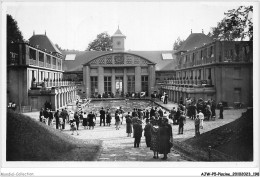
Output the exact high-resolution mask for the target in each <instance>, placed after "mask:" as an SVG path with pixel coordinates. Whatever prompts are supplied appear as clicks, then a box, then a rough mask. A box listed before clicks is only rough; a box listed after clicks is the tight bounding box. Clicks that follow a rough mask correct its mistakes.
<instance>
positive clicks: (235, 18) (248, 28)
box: [208, 6, 253, 41]
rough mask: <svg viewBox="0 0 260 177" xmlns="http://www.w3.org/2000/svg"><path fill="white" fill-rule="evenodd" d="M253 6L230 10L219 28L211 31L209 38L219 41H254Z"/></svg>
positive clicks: (218, 25) (219, 24)
mask: <svg viewBox="0 0 260 177" xmlns="http://www.w3.org/2000/svg"><path fill="white" fill-rule="evenodd" d="M252 13H253V6H239V7H238V8H237V9H232V10H228V12H227V13H224V14H225V15H226V17H224V18H223V19H222V20H221V21H220V22H219V23H218V24H217V27H214V28H212V29H211V32H210V33H209V34H208V36H210V37H213V38H215V39H217V40H227V41H234V40H241V41H243V40H244V39H245V38H249V40H251V41H252V40H253V22H252Z"/></svg>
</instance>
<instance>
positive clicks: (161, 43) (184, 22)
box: [3, 1, 249, 51]
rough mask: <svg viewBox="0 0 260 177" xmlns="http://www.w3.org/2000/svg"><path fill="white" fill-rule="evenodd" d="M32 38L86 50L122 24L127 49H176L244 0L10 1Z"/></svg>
mask: <svg viewBox="0 0 260 177" xmlns="http://www.w3.org/2000/svg"><path fill="white" fill-rule="evenodd" d="M3 5H4V10H5V11H6V13H7V14H10V15H12V16H13V18H14V19H15V20H16V21H17V23H18V26H19V28H20V30H21V31H22V34H23V36H24V38H25V39H26V40H28V39H29V38H30V37H31V36H32V35H33V31H35V34H44V33H45V31H46V34H47V36H48V37H49V38H50V39H51V41H52V42H53V43H54V44H58V45H59V46H60V47H61V48H62V49H74V50H85V49H86V48H87V46H88V44H89V43H90V42H91V41H93V40H94V39H95V38H96V36H97V34H100V33H102V32H107V33H108V34H109V35H113V34H114V33H115V31H116V30H117V28H118V26H119V28H120V30H121V32H122V33H123V34H124V35H125V36H126V40H125V49H126V50H146V51H149V50H172V48H173V43H174V41H175V40H176V39H177V38H178V37H180V38H181V39H186V38H187V37H188V36H189V35H190V33H191V29H192V32H193V33H201V32H202V29H203V30H204V33H205V34H207V33H208V32H209V31H210V29H211V27H215V26H216V25H217V23H218V22H219V21H221V20H222V19H223V18H224V16H225V15H224V12H227V11H228V10H231V9H234V8H237V7H238V6H240V5H249V4H245V3H242V2H228V3H226V2H207V3H205V2H200V1H196V2H191V1H190V2H169V1H168V2H167V1H165V2H159V1H151V2H130V1H123V2H112V1H111V2H82V1H81V2H69V1H65V2H38V3H33V2H15V3H8V2H4V3H3Z"/></svg>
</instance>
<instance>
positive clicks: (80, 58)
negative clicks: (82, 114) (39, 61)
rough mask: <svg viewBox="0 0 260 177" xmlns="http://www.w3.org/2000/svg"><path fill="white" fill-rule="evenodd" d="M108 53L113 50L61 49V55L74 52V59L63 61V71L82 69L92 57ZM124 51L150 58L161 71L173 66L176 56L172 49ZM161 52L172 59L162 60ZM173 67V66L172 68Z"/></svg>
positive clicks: (156, 68) (157, 69)
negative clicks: (171, 56) (169, 54)
mask: <svg viewBox="0 0 260 177" xmlns="http://www.w3.org/2000/svg"><path fill="white" fill-rule="evenodd" d="M109 53H111V54H112V53H113V52H112V51H63V55H66V54H76V57H75V60H67V61H66V60H65V61H63V70H64V71H65V72H66V71H68V72H74V71H82V68H83V64H85V63H87V62H89V61H90V60H92V59H94V58H97V57H99V56H102V55H105V54H109ZM126 53H128V54H134V55H138V56H140V57H143V58H146V59H148V60H150V61H151V62H153V63H156V65H155V70H156V71H163V70H164V68H165V67H166V66H168V65H169V64H170V66H173V65H174V63H175V61H176V56H175V55H174V51H126ZM162 53H172V54H173V60H163V58H162ZM172 62H173V64H172ZM171 68H172V67H171ZM166 69H169V70H170V68H169V66H168V67H166ZM173 69H174V68H172V70H173Z"/></svg>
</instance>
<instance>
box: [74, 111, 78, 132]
mask: <svg viewBox="0 0 260 177" xmlns="http://www.w3.org/2000/svg"><path fill="white" fill-rule="evenodd" d="M74 120H75V122H76V129H77V130H79V114H78V112H77V111H76V112H75V114H74Z"/></svg>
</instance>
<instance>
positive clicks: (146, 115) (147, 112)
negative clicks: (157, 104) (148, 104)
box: [145, 109, 150, 119]
mask: <svg viewBox="0 0 260 177" xmlns="http://www.w3.org/2000/svg"><path fill="white" fill-rule="evenodd" d="M145 118H146V119H149V118H150V112H149V110H148V109H146V111H145Z"/></svg>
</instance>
